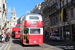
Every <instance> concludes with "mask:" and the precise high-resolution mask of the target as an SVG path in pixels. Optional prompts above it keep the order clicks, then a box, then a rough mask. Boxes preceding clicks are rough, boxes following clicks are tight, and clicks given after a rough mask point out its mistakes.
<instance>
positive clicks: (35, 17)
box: [29, 16, 39, 20]
mask: <svg viewBox="0 0 75 50" xmlns="http://www.w3.org/2000/svg"><path fill="white" fill-rule="evenodd" d="M29 19H36V20H39V17H38V16H30V17H29Z"/></svg>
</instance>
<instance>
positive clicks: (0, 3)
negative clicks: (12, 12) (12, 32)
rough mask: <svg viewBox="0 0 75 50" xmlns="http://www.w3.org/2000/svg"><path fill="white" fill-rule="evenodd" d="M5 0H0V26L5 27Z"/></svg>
mask: <svg viewBox="0 0 75 50" xmlns="http://www.w3.org/2000/svg"><path fill="white" fill-rule="evenodd" d="M6 3H7V2H6V0H0V26H1V28H3V27H6V20H7V6H6Z"/></svg>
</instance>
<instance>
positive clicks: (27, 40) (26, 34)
mask: <svg viewBox="0 0 75 50" xmlns="http://www.w3.org/2000/svg"><path fill="white" fill-rule="evenodd" d="M24 33H25V36H24V40H25V44H29V29H28V28H24Z"/></svg>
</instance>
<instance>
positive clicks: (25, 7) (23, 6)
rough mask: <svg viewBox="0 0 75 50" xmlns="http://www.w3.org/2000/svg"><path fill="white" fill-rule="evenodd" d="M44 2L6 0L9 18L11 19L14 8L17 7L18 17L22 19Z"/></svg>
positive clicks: (39, 0)
mask: <svg viewBox="0 0 75 50" xmlns="http://www.w3.org/2000/svg"><path fill="white" fill-rule="evenodd" d="M43 1H44V0H6V2H8V3H7V9H8V12H7V18H8V19H10V17H11V12H12V10H13V7H15V11H16V16H17V17H18V18H20V17H21V16H22V15H25V14H27V13H28V12H30V11H31V10H33V9H34V8H35V6H36V5H37V4H38V3H42V2H43Z"/></svg>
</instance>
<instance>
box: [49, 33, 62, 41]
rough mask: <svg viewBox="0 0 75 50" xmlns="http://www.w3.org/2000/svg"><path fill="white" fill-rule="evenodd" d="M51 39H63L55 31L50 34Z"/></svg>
mask: <svg viewBox="0 0 75 50" xmlns="http://www.w3.org/2000/svg"><path fill="white" fill-rule="evenodd" d="M50 39H51V40H63V38H62V37H61V36H59V35H58V34H57V33H52V34H51V36H50Z"/></svg>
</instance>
